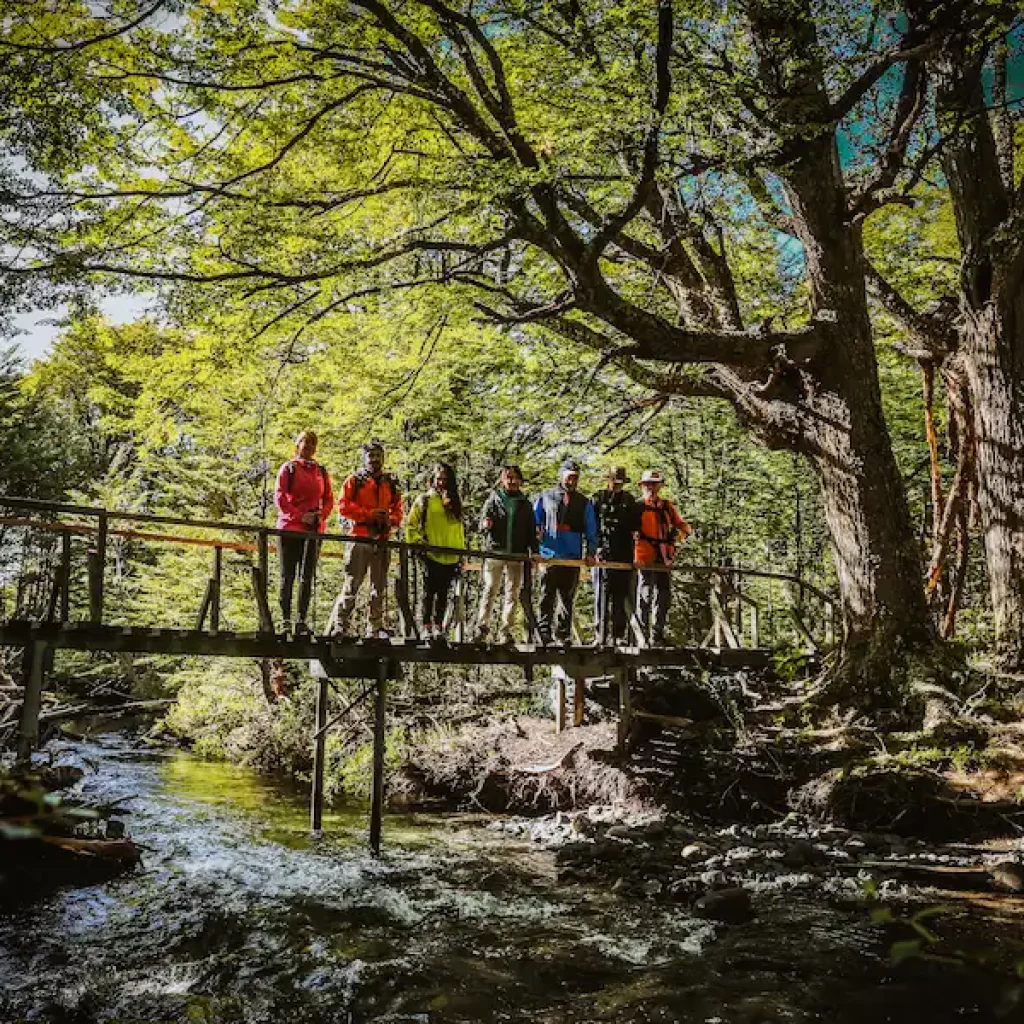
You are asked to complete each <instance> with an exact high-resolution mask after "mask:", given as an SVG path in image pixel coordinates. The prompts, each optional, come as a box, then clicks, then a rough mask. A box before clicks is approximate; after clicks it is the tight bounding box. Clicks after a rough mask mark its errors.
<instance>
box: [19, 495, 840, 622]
mask: <svg viewBox="0 0 1024 1024" xmlns="http://www.w3.org/2000/svg"><path fill="white" fill-rule="evenodd" d="M2 506H6V507H8V508H25V509H31V510H36V511H46V512H54V513H58V514H71V515H76V514H77V515H89V516H96V517H106V519H107V520H108V521H110V520H117V521H121V522H129V523H133V522H134V523H154V524H160V525H165V526H188V527H192V528H194V529H203V530H220V531H226V532H229V533H245V534H249V535H252V534H254V533H256V534H263V535H265V536H267V537H277V536H285V537H293V536H295V532H296V531H294V530H278V529H276V528H274V527H269V526H264V525H261V524H259V523H251V524H246V523H233V522H222V521H220V520H212V519H188V518H185V517H181V516H165V515H158V514H155V513H150V512H127V511H120V510H116V509H105V508H97V507H94V506H88V505H70V504H66V503H62V502H48V501H42V500H40V499H36V498H18V497H11V496H9V495H0V507H2ZM0 526H16V527H25V528H33V529H39V530H46V531H57V532H60V531H68V532H72V533H79V534H86V533H97V532H99V527H98V526H91V525H89V524H86V523H58V522H50V521H47V520H37V519H24V518H12V517H0ZM106 532H107V534H108V535H109V536H115V537H122V538H124V539H137V540H149V541H155V542H162V543H178V544H188V545H193V546H196V547H211V548H218V547H219V548H226V549H228V550H233V551H240V552H253V551H257V550H258V546H257V545H256V544H252V543H248V542H244V541H241V542H240V541H229V540H219V539H213V540H211V539H204V538H199V537H178V536H174V535H171V534H155V533H147V532H143V531H139V530H116V529H115V530H111V529H108V530H107V531H106ZM316 537H318V538H319V539H320V540H321V541H330V542H332V543H340V544H369V545H372V546H375V547H378V548H381V547H383V548H387V549H389V550H395V551H402V550H405V551H411V552H414V553H419V554H444V555H459V556H460V557H465V556H467V555H468V556H472V557H475V558H480V559H491V560H494V561H502V562H530V563H532V564H534V565H539V566H569V567H573V568H588V567H592V563H590V562H587V561H586V560H585V559H581V558H544V557H542V556H540V555H532V556H531V555H517V554H509V553H506V552H501V551H488V550H484V549H482V548H451V547H441V546H439V545H435V544H412V543H409V542H407V541H397V540H387V541H384V540H378V539H376V538H373V537H356V536H354V535H352V534H347V533H321V534H317V535H316ZM322 555H324V556H326V557H328V558H331V557H335V558H337V557H342V556H341V555H335V554H332V553H329V552H322ZM593 567H597V568H601V569H619V570H629V571H636V570H640V569H643V570H646V571H653V572H679V573H690V574H692V575H696V576H714V575H718V576H725V577H739V576H745V577H755V578H758V579H774V580H780V581H782V582H787V583H792V584H794V585H796V586H798V587H800V588H802V589H804V590H806V591H808V593H810V594H813V595H814V596H815V597H817V598H818V599H819V600H820V601H823V602H825V603H826V604H835V598H834V597H832V596H831V595H829V594H828V593H826V592H825V591H824V590H822V589H821V588H820V587H818V586H816V585H815V584H813V583H809V582H808V581H807V580H805V579H804V578H803V577H801V576H799V575H797V574H796V573H787V572H779V571H776V570H770V569H756V568H748V567H745V566H737V565H694V564H688V563H676V564H674V565H671V566H666V565H644V564H641V563H638V562H610V561H607V562H606V561H601V562H596V563H593Z"/></svg>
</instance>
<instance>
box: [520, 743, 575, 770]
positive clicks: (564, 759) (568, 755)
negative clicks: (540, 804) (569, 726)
mask: <svg viewBox="0 0 1024 1024" xmlns="http://www.w3.org/2000/svg"><path fill="white" fill-rule="evenodd" d="M582 747H583V742H582V740H581V741H580V742H579V743H574V744H573V745H572V746H571V747H570V748H569V749H568V750H567V751H566V752H565V753H564V754H563V755H562V756H561V757H560V758H559V759H558V760H557V761H552V762H551V764H528V765H518V766H516V767H514V768H513V769H512V770H513V771H514V772H522V773H524V774H525V775H546V774H548V773H549V772H556V771H558V769H559V768H564V767H565V766H566V765H567V764H568V763H569V762H570V761H571V760H572V759H573V758H574V757H575V756H576V753H577V751H579V750H580V749H581V748H582Z"/></svg>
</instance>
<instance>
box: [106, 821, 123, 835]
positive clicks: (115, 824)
mask: <svg viewBox="0 0 1024 1024" xmlns="http://www.w3.org/2000/svg"><path fill="white" fill-rule="evenodd" d="M105 835H106V838H107V839H124V822H123V821H121V820H120V819H119V818H110V819H109V820H108V821H107V827H106V830H105Z"/></svg>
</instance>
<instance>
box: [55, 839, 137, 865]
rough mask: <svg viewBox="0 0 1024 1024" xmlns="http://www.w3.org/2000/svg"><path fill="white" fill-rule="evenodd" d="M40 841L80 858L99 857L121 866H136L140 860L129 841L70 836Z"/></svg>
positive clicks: (135, 849) (134, 847)
mask: <svg viewBox="0 0 1024 1024" xmlns="http://www.w3.org/2000/svg"><path fill="white" fill-rule="evenodd" d="M40 839H41V840H42V841H43V842H44V843H46V844H47V845H49V846H56V847H57V848H58V849H60V850H67V851H68V852H69V853H75V854H79V855H82V856H88V857H101V858H103V859H104V860H112V861H117V862H118V863H121V864H138V863H139V861H141V860H142V853H141V852H140V850H139V848H138V847H137V846H136V845H135V843H133V842H132V841H131V840H130V839H78V838H75V837H72V836H40Z"/></svg>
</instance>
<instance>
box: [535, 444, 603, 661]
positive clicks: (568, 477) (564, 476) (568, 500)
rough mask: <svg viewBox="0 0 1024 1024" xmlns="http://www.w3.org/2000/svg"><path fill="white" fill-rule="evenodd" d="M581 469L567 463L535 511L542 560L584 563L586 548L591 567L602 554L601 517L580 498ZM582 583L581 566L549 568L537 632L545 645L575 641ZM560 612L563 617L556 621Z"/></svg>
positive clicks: (542, 589)
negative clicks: (599, 546) (598, 552)
mask: <svg viewBox="0 0 1024 1024" xmlns="http://www.w3.org/2000/svg"><path fill="white" fill-rule="evenodd" d="M579 482H580V467H579V463H578V462H576V460H575V459H566V460H565V461H564V462H563V463H562V466H561V468H560V470H559V484H558V486H557V487H552V488H551V489H550V490H547V491H544V493H543V494H541V496H540V497H539V498H538V499H537V500H536V502H535V503H534V506H533V514H534V522H535V523H536V525H537V535H538V537H539V539H540V554H541V557H542V558H559V559H561V558H564V559H574V560H578V559H581V558H583V545H584V542H585V543H586V549H587V555H586V560H587V562H588V564H591V565H592V564H593V558H594V552H595V551H596V550H597V517H596V516H595V515H594V506H593V504H591V501H590V499H589V498H587V497H584V495H582V494H580V492H579V490H578V489H577V488H578V487H579ZM579 581H580V570H579V566H576V565H549V566H546V567H545V568H544V571H543V575H542V576H541V581H540V605H539V609H538V610H539V614H538V616H537V629H538V631H539V632H540V638H541V642H542V643H544V644H549V643H551V640H552V637H554V639H556V640H557V641H558V642H559V643H569V641H570V638H571V636H572V606H573V601H574V600H575V598H576V587H577V586H578V585H579ZM556 606H557V609H558V614H557V616H556Z"/></svg>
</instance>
